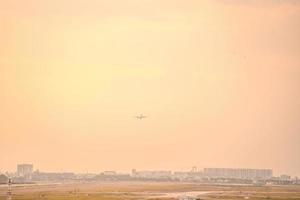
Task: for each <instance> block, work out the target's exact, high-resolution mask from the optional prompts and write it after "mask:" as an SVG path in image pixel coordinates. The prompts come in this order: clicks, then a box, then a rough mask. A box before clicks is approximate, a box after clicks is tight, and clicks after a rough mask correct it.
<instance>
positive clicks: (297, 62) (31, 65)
mask: <svg viewBox="0 0 300 200" xmlns="http://www.w3.org/2000/svg"><path fill="white" fill-rule="evenodd" d="M299 19H300V2H299V1H297V0H285V1H279V0H265V1H259V0H245V1H242V0H223V1H222V0H211V1H208V0H203V1H197V0H187V1H181V0H172V1H171V0H164V1H159V0H110V1H97V0H90V1H71V0H51V1H50V0H44V1H38V0H27V1H17V0H9V1H5V0H4V1H1V6H0V29H1V31H0V155H1V156H0V171H1V172H3V171H16V164H18V163H34V165H35V166H37V167H38V169H40V170H42V171H49V172H55V171H58V172H62V171H72V172H87V171H88V172H101V171H104V170H116V171H130V170H131V169H132V168H137V169H151V170H159V169H167V170H187V169H190V168H191V167H192V166H198V167H199V168H205V167H224V168H225V167H228V168H258V169H273V171H274V173H275V174H281V173H287V174H290V175H293V176H300V171H299V170H300V159H299V153H300V142H299V141H300V123H299V119H300V92H299V91H300V90H299V87H300V59H299V58H300V57H299V55H300V37H299V35H300V20H299ZM135 116H146V118H143V119H141V120H140V119H137V118H135Z"/></svg>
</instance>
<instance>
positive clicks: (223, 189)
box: [0, 182, 300, 200]
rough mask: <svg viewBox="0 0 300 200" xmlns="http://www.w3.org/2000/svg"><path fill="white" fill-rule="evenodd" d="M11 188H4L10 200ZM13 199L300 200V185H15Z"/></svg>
mask: <svg viewBox="0 0 300 200" xmlns="http://www.w3.org/2000/svg"><path fill="white" fill-rule="evenodd" d="M6 192H7V187H6V186H1V187H0V200H6ZM12 192H13V196H12V199H13V200H98V199H99V200H127V199H128V200H137V199H138V200H142V199H151V200H158V199H165V200H168V199H179V198H180V197H183V196H191V195H192V197H197V198H198V199H222V200H225V199H226V200H227V199H228V200H229V199H255V200H260V199H277V200H279V199H282V200H283V199H294V200H295V199H299V200H300V186H242V185H204V184H195V183H173V182H164V183H157V182H93V183H56V184H54V183H43V184H38V185H14V186H13V188H12Z"/></svg>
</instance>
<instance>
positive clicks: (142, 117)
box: [134, 114, 147, 119]
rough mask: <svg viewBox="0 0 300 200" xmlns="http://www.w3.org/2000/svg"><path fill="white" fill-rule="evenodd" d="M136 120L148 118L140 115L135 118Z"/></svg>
mask: <svg viewBox="0 0 300 200" xmlns="http://www.w3.org/2000/svg"><path fill="white" fill-rule="evenodd" d="M134 117H135V118H137V119H144V118H146V117H147V116H145V115H143V114H140V115H136V116H134Z"/></svg>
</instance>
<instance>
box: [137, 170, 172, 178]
mask: <svg viewBox="0 0 300 200" xmlns="http://www.w3.org/2000/svg"><path fill="white" fill-rule="evenodd" d="M132 177H134V178H143V179H165V178H171V177H172V172H171V171H165V170H161V171H137V170H135V169H134V170H132Z"/></svg>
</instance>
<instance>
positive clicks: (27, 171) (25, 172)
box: [17, 164, 33, 179]
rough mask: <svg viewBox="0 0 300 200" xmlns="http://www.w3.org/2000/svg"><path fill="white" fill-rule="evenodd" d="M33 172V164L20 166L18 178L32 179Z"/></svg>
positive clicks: (18, 167)
mask: <svg viewBox="0 0 300 200" xmlns="http://www.w3.org/2000/svg"><path fill="white" fill-rule="evenodd" d="M32 172H33V165H32V164H19V165H18V166H17V174H18V176H22V177H25V178H26V179H31V175H32Z"/></svg>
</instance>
